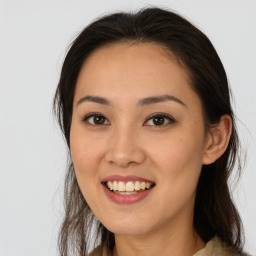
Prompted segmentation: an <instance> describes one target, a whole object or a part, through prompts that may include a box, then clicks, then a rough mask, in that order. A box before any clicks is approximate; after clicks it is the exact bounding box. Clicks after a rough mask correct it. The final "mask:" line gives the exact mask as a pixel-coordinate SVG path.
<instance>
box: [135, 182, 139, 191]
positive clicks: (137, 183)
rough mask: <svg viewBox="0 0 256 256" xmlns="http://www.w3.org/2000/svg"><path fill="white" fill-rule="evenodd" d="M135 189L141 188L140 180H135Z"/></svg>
mask: <svg viewBox="0 0 256 256" xmlns="http://www.w3.org/2000/svg"><path fill="white" fill-rule="evenodd" d="M135 190H140V182H139V181H135Z"/></svg>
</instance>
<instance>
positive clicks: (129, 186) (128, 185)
mask: <svg viewBox="0 0 256 256" xmlns="http://www.w3.org/2000/svg"><path fill="white" fill-rule="evenodd" d="M126 191H134V183H133V182H132V181H129V182H127V183H126Z"/></svg>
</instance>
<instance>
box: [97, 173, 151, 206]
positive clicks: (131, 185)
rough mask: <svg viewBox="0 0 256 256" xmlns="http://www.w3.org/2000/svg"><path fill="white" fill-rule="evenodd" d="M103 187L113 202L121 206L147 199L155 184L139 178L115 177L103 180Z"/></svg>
mask: <svg viewBox="0 0 256 256" xmlns="http://www.w3.org/2000/svg"><path fill="white" fill-rule="evenodd" d="M102 185H104V191H105V192H106V194H107V196H108V197H109V198H110V199H111V200H112V201H114V202H115V203H119V204H127V203H128V204H130V203H135V202H138V201H140V200H142V199H143V198H145V197H146V196H147V195H148V194H149V193H150V192H151V190H152V188H153V187H154V186H155V183H154V182H153V181H150V180H147V179H144V178H141V177H137V176H119V175H114V176H109V177H106V178H105V179H103V180H102Z"/></svg>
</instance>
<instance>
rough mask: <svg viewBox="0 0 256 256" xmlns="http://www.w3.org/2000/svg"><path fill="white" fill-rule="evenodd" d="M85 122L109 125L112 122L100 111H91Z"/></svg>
mask: <svg viewBox="0 0 256 256" xmlns="http://www.w3.org/2000/svg"><path fill="white" fill-rule="evenodd" d="M83 121H84V122H86V123H89V124H90V125H109V124H110V122H109V121H108V119H107V118H106V117H104V116H103V115H101V114H100V113H91V114H88V115H86V116H85V117H84V119H83Z"/></svg>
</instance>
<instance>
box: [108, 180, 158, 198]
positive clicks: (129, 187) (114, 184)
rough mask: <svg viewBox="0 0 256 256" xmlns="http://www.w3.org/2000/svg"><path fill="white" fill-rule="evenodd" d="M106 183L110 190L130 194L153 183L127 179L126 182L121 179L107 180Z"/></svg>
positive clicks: (147, 187)
mask: <svg viewBox="0 0 256 256" xmlns="http://www.w3.org/2000/svg"><path fill="white" fill-rule="evenodd" d="M106 185H107V187H108V188H109V189H110V190H114V191H116V192H117V193H118V194H122V195H131V194H134V193H137V192H136V191H140V190H145V189H149V188H150V187H151V186H152V185H153V184H152V183H150V182H145V181H142V182H141V181H128V182H126V183H125V182H123V181H108V182H107V183H106ZM119 192H122V193H119ZM128 192H129V193H128ZM130 192H132V193H130Z"/></svg>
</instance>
